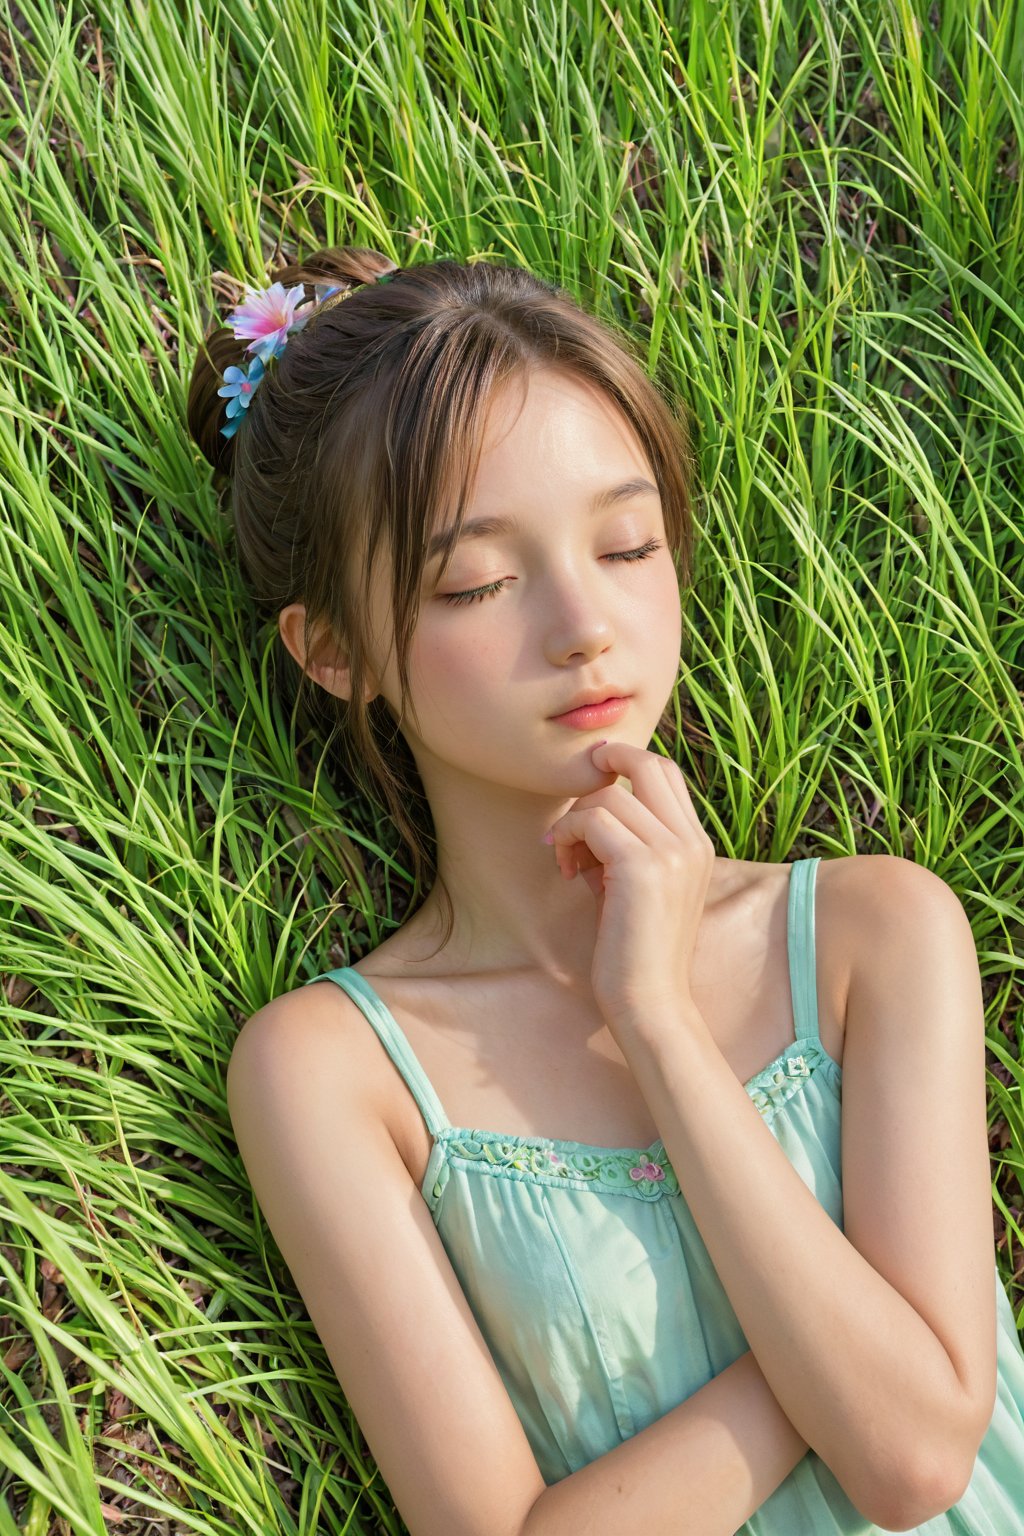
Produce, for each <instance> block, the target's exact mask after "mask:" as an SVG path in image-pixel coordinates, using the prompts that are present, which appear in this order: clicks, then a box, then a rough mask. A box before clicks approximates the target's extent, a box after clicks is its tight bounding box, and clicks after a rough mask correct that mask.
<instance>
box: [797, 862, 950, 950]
mask: <svg viewBox="0 0 1024 1536" xmlns="http://www.w3.org/2000/svg"><path fill="white" fill-rule="evenodd" d="M826 863H827V867H828V877H827V880H826V881H825V882H824V883H823V887H822V890H823V895H824V887H825V886H826V885H827V888H828V891H829V896H828V897H827V898H825V899H827V900H830V901H831V902H832V903H833V904H834V906H835V909H836V915H837V916H838V917H844V916H845V917H847V918H848V919H849V920H850V921H851V923H855V924H856V932H857V936H858V938H859V939H863V938H865V937H868V938H870V937H873V936H876V935H877V934H878V933H879V932H880V931H881V930H883V929H887V928H888V927H889V925H891V924H892V923H893V921H894V920H899V921H900V922H901V923H903V924H911V923H913V922H914V921H916V920H918V919H919V918H920V917H925V918H927V916H928V914H929V913H930V912H931V911H932V910H938V909H945V910H946V911H948V912H950V913H953V912H955V909H956V908H960V910H961V911H963V907H962V903H961V901H960V898H959V897H958V896H957V894H956V892H955V891H954V890H953V889H952V887H951V886H949V885H948V884H947V883H946V881H945V880H943V879H942V877H941V875H937V874H935V873H934V871H933V870H930V869H928V868H927V867H926V866H925V865H924V864H915V863H914V861H913V860H912V859H904V858H900V857H899V856H898V855H897V854H891V853H858V854H852V855H850V856H849V857H847V858H841V859H831V860H828V861H823V862H822V865H821V866H820V869H819V874H820V873H821V872H822V871H824V869H825V868H826Z"/></svg>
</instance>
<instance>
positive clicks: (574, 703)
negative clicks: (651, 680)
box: [551, 685, 628, 720]
mask: <svg viewBox="0 0 1024 1536" xmlns="http://www.w3.org/2000/svg"><path fill="white" fill-rule="evenodd" d="M627 697H628V695H627V693H626V691H625V689H624V688H616V687H615V686H614V685H613V686H611V687H608V688H605V689H600V690H597V689H593V688H591V689H590V690H589V692H587V693H580V694H577V695H576V697H575V698H574V699H572V700H571V701H570V702H569V703H568V704H566V706H565V708H564V709H559V710H556V711H555V713H554V714H553V715H552V716H551V719H552V720H557V719H559V717H560V716H561V715H569V714H571V713H572V711H573V710H574V709H584V708H585V707H586V706H587V705H588V704H607V703H608V700H609V699H625V698H627Z"/></svg>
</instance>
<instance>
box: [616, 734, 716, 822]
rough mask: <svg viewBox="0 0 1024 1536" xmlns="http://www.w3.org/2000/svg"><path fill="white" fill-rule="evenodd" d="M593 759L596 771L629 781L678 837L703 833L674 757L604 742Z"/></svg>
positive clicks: (617, 743)
mask: <svg viewBox="0 0 1024 1536" xmlns="http://www.w3.org/2000/svg"><path fill="white" fill-rule="evenodd" d="M590 757H591V761H592V762H593V764H594V767H595V768H598V769H600V770H601V771H607V772H609V773H616V774H621V775H622V776H623V777H624V778H628V779H629V781H630V783H631V784H632V786H633V793H634V795H635V796H636V797H637V799H638V800H640V801H641V802H642V803H643V804H645V805H647V806H649V807H650V809H651V810H652V811H654V812H655V814H656V815H657V816H658V818H659V819H660V820H661V821H662V822H663V823H664V824H665V826H667V827H671V828H672V829H673V831H675V832H676V833H677V834H678V835H680V836H683V835H687V836H689V835H691V834H692V833H693V831H694V830H695V829H696V830H699V831H701V832H703V830H704V829H703V827H701V825H700V821H699V819H698V817H697V813H696V811H695V810H694V809H693V803H692V801H691V800H690V795H689V791H688V790H687V788H686V782H685V780H684V779H683V775H682V773H681V771H680V769H679V767H678V765H677V764H676V763H674V762H673V761H672V759H671V758H667V757H659V756H657V755H656V754H655V753H654V752H645V751H644V750H643V748H642V747H634V746H630V745H629V743H627V742H622V741H608V742H602V744H601V745H600V746H599V747H595V748H594V749H593V751H592V752H591V754H590Z"/></svg>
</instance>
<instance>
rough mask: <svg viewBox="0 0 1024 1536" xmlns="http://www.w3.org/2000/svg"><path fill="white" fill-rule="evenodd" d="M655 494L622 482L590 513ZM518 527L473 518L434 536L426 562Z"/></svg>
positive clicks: (651, 488) (600, 496)
mask: <svg viewBox="0 0 1024 1536" xmlns="http://www.w3.org/2000/svg"><path fill="white" fill-rule="evenodd" d="M650 492H653V493H654V495H655V496H658V495H660V492H659V490H658V487H657V486H656V485H652V484H651V482H650V480H645V479H644V478H643V477H642V476H638V477H636V478H635V479H633V480H623V482H622V484H621V485H613V486H612V487H611V489H610V490H607V491H598V493H597V495H596V496H595V497H594V499H593V501H592V502H591V503H590V506H591V510H592V511H594V512H601V511H603V510H604V509H605V508H606V507H611V506H616V505H618V503H619V502H620V501H630V500H631V499H632V498H633V497H634V496H646V495H648V494H649V493H650ZM518 529H519V524H518V523H517V521H516V519H515V518H514V517H502V516H493V517H472V518H470V519H469V520H468V521H467V522H465V523H463V525H462V528H461V529H460V530H459V533H458V534H457V535H456V533H455V525H454V524H452V526H451V527H450V528H443V529H442V530H441V532H440V533H435V534H434V536H433V537H432V539H431V540H430V543H429V544H428V545H427V560H426V563H427V564H428V565H429V564H430V563H431V562H432V561H434V560H436V559H437V558H438V556H439V555H446V554H447V553H448V551H449V550H450V549H454V548H455V545H456V544H458V543H460V542H461V541H462V540H463V539H482V538H486V537H487V536H488V535H490V534H495V533H516V532H518Z"/></svg>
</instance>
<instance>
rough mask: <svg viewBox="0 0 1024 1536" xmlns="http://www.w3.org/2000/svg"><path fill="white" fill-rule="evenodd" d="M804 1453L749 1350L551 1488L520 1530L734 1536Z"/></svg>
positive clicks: (529, 1534) (559, 1535)
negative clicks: (653, 1420) (660, 1414)
mask: <svg viewBox="0 0 1024 1536" xmlns="http://www.w3.org/2000/svg"><path fill="white" fill-rule="evenodd" d="M806 1454H807V1443H806V1441H804V1440H801V1438H800V1436H799V1435H798V1434H797V1432H796V1430H795V1429H794V1428H793V1426H792V1424H791V1423H790V1422H789V1420H788V1419H787V1418H786V1416H785V1414H784V1413H783V1411H782V1409H781V1408H780V1407H779V1405H778V1403H777V1401H776V1400H775V1398H774V1397H773V1396H772V1393H771V1391H770V1389H769V1387H768V1383H767V1382H766V1381H765V1379H764V1376H763V1374H762V1372H761V1368H760V1366H759V1365H758V1363H757V1361H756V1360H755V1359H754V1356H753V1355H752V1354H751V1353H750V1351H749V1350H747V1351H746V1353H745V1354H742V1355H740V1357H739V1359H738V1360H734V1361H733V1363H732V1365H730V1366H727V1367H726V1369H725V1370H724V1371H720V1372H719V1374H718V1375H717V1376H715V1377H714V1378H713V1379H712V1380H711V1381H709V1382H708V1383H707V1385H706V1386H703V1387H701V1388H700V1389H699V1390H698V1391H697V1392H694V1394H693V1395H692V1397H688V1398H687V1399H686V1401H685V1402H683V1403H680V1404H679V1405H678V1407H676V1408H672V1409H670V1410H669V1412H668V1413H666V1414H665V1415H664V1417H663V1418H660V1419H657V1420H656V1421H655V1422H654V1423H653V1424H649V1425H648V1426H647V1428H646V1429H642V1430H641V1431H640V1432H639V1434H636V1435H634V1436H633V1437H632V1439H630V1440H624V1441H623V1442H622V1444H621V1445H617V1446H615V1447H614V1449H613V1450H610V1451H608V1452H606V1454H605V1455H604V1456H599V1457H598V1458H597V1460H596V1461H592V1462H590V1464H589V1465H588V1466H585V1467H580V1469H579V1471H578V1472H573V1473H572V1475H571V1476H570V1477H566V1478H563V1479H562V1481H561V1482H558V1483H553V1484H552V1485H551V1486H550V1487H549V1488H546V1489H545V1490H544V1492H543V1493H542V1494H541V1496H540V1498H539V1499H538V1500H537V1502H536V1504H535V1505H534V1506H533V1508H532V1509H531V1510H530V1514H529V1517H528V1519H527V1521H526V1524H525V1526H524V1527H523V1530H522V1533H521V1536H574V1533H576V1532H578V1531H586V1533H587V1536H734V1532H736V1531H737V1530H739V1528H740V1527H741V1526H742V1525H743V1524H744V1523H745V1522H746V1521H747V1520H749V1519H750V1516H751V1515H752V1514H753V1513H754V1511H755V1510H757V1509H760V1507H761V1505H762V1504H763V1503H764V1502H765V1500H766V1499H767V1498H768V1497H769V1495H771V1494H772V1493H774V1492H775V1490H776V1488H777V1487H778V1486H779V1484H780V1483H781V1482H782V1481H783V1480H784V1479H785V1478H786V1477H788V1476H789V1474H790V1472H792V1470H793V1468H794V1467H795V1466H796V1464H797V1462H798V1461H800V1460H801V1459H802V1458H803V1457H804V1456H805V1455H806Z"/></svg>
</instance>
